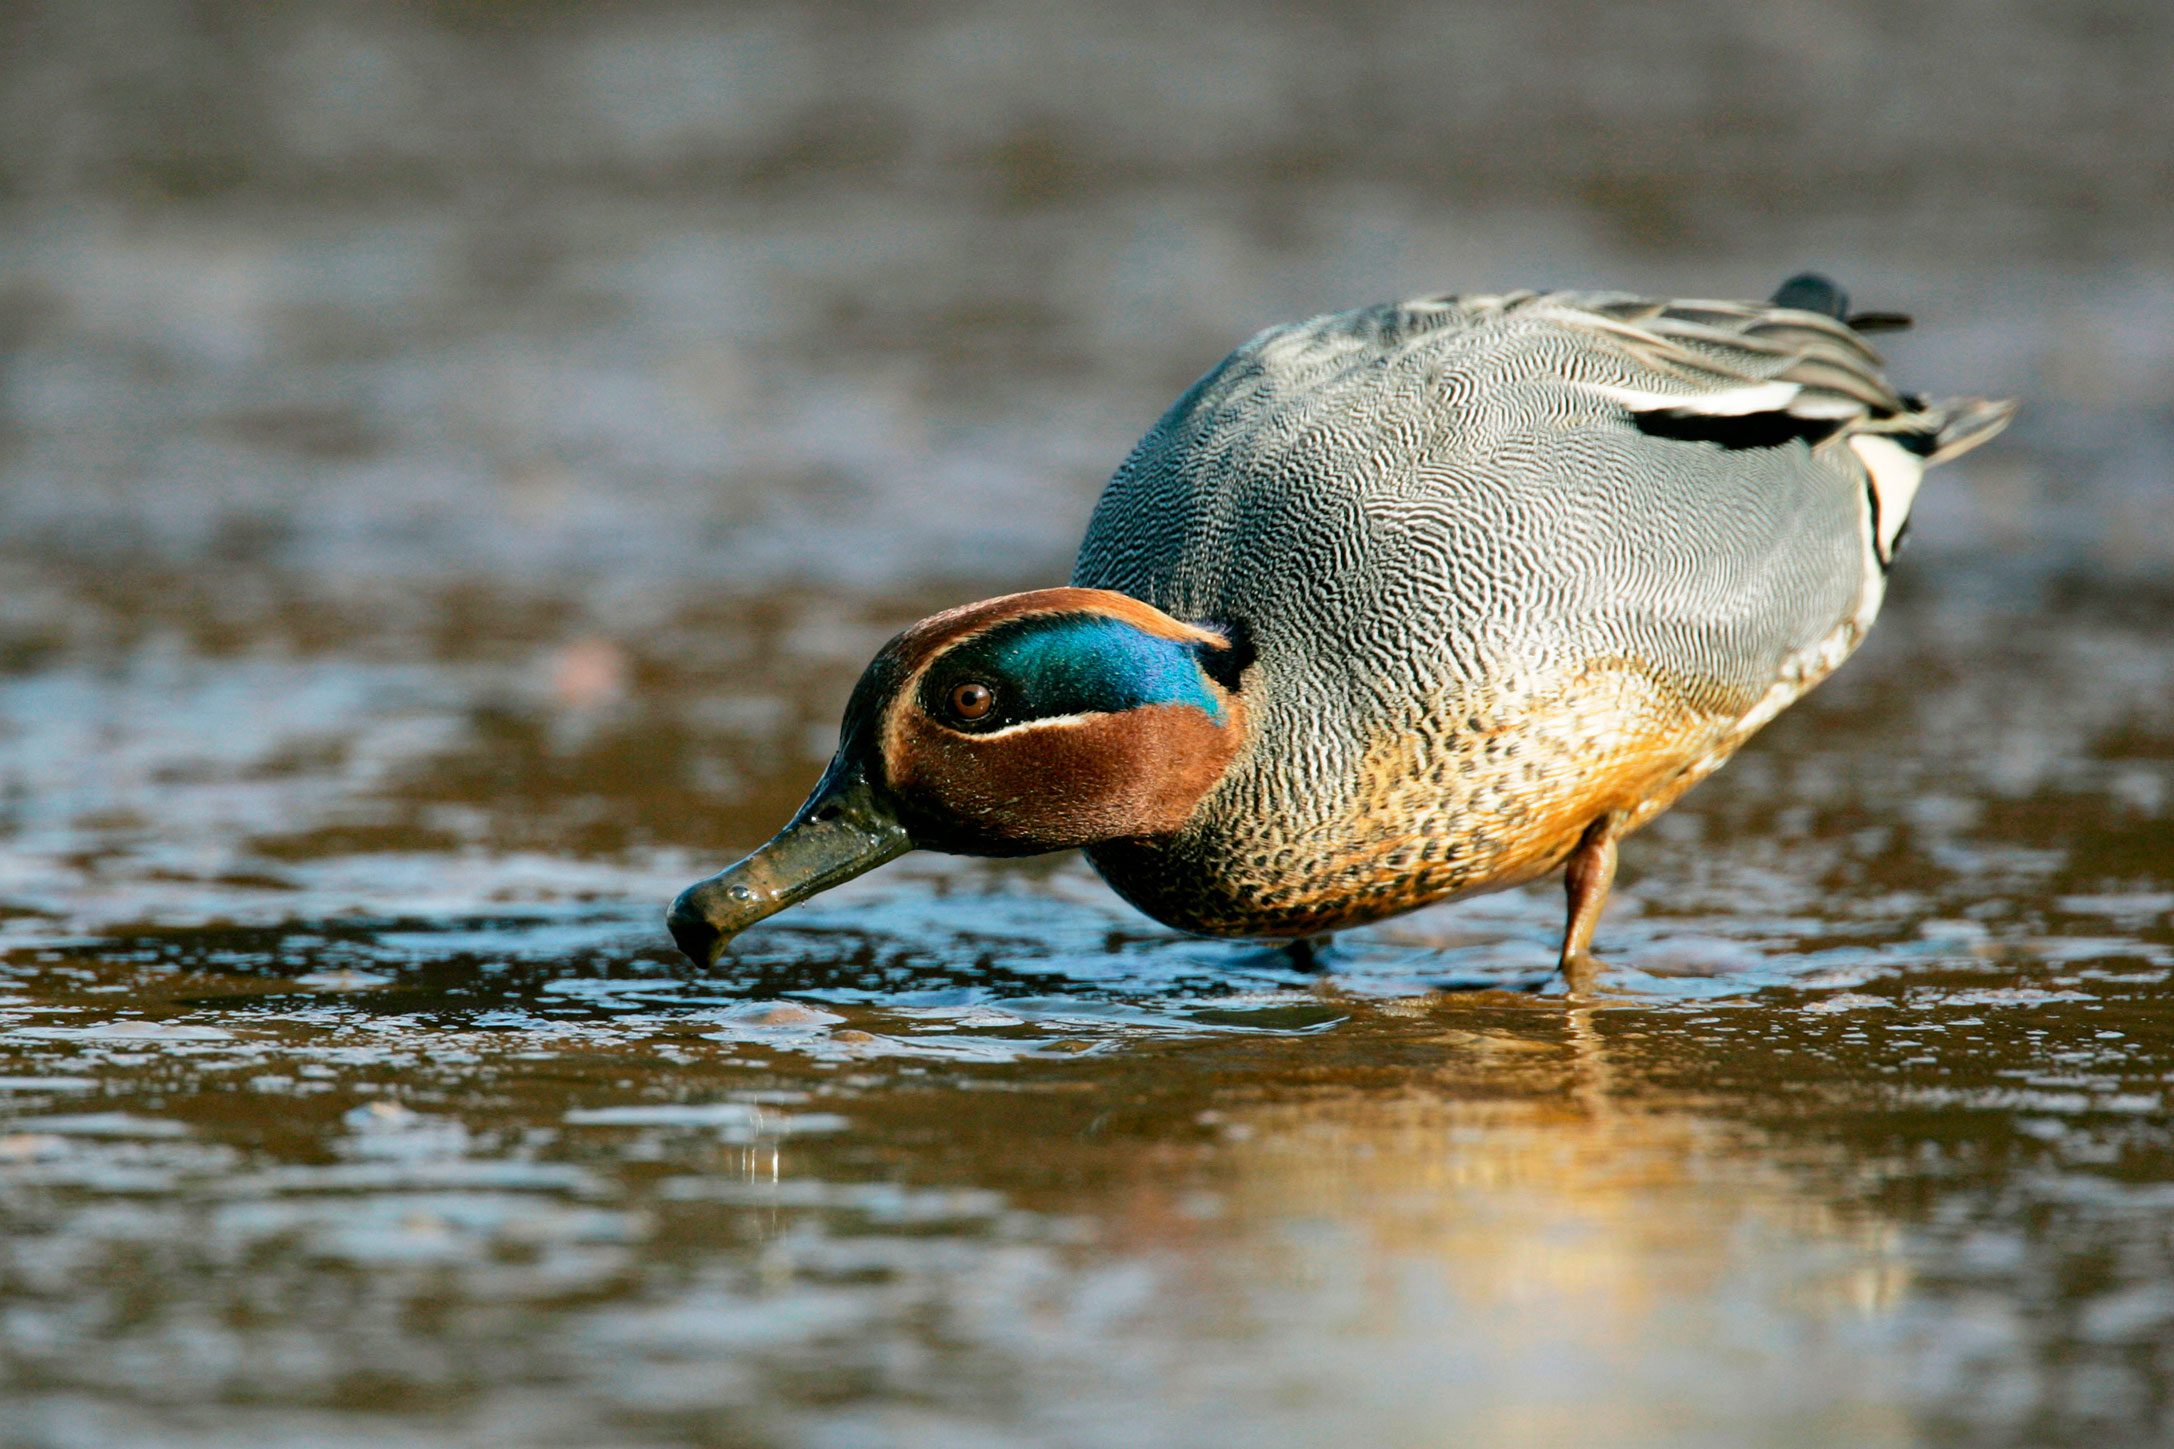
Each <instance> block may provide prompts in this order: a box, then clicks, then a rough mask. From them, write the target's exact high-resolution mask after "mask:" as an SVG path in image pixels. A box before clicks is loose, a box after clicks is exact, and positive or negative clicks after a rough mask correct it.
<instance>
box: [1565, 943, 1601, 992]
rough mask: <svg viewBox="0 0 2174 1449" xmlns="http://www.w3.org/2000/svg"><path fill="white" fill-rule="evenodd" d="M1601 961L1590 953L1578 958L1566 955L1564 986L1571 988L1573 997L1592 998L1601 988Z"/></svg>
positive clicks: (1582, 953) (1579, 955) (1577, 956)
mask: <svg viewBox="0 0 2174 1449" xmlns="http://www.w3.org/2000/svg"><path fill="white" fill-rule="evenodd" d="M1602 964H1603V963H1602V962H1601V959H1600V958H1599V957H1598V956H1595V955H1594V954H1593V953H1592V952H1590V951H1581V952H1579V953H1578V954H1577V955H1576V956H1568V955H1565V956H1564V958H1563V961H1562V966H1561V971H1562V978H1563V985H1565V986H1567V987H1569V988H1570V994H1571V995H1572V996H1573V997H1586V996H1591V995H1592V994H1593V993H1594V991H1596V990H1597V989H1599V986H1600V972H1601V967H1602Z"/></svg>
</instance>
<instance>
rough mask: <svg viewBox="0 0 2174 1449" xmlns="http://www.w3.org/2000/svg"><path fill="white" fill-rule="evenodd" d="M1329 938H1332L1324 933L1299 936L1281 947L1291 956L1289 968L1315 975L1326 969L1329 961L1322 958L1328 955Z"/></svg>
mask: <svg viewBox="0 0 2174 1449" xmlns="http://www.w3.org/2000/svg"><path fill="white" fill-rule="evenodd" d="M1331 939H1333V938H1332V937H1330V936H1329V935H1327V934H1325V933H1324V934H1322V935H1319V936H1300V937H1298V938H1297V939H1296V940H1294V941H1292V942H1291V943H1290V944H1289V945H1287V946H1285V947H1284V948H1283V949H1284V951H1285V953H1286V954H1288V955H1289V956H1290V958H1291V969H1292V970H1294V971H1305V972H1308V973H1310V974H1312V975H1316V976H1318V975H1320V974H1321V973H1322V972H1324V971H1327V970H1328V969H1329V963H1328V962H1327V960H1325V959H1324V958H1325V957H1326V956H1327V955H1328V949H1329V942H1330V940H1331Z"/></svg>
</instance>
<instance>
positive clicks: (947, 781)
mask: <svg viewBox="0 0 2174 1449" xmlns="http://www.w3.org/2000/svg"><path fill="white" fill-rule="evenodd" d="M1250 655H1251V651H1250V649H1249V648H1248V647H1246V645H1245V641H1244V640H1243V639H1242V638H1241V637H1236V636H1235V633H1234V631H1230V630H1225V629H1218V628H1209V627H1204V626H1201V625H1197V624H1188V623H1183V622H1181V621H1179V620H1177V619H1173V618H1171V617H1170V616H1169V615H1167V614H1165V613H1163V612H1162V611H1161V610H1159V609H1156V608H1153V607H1151V606H1150V605H1147V604H1143V603H1141V602H1139V601H1138V600H1137V599H1132V598H1128V597H1126V596H1125V595H1123V594H1115V593H1110V592H1107V591H1105V590H1101V589H1042V590H1038V591H1036V592H1034V593H1027V594H1011V595H1007V596H1006V597H1004V598H1001V599H990V600H987V601H985V602H983V603H979V604H968V605H966V606H965V607H964V608H959V609H952V610H949V611H947V612H945V613H941V614H937V615H934V616H932V617H930V618H927V619H923V620H922V621H921V622H920V623H918V624H915V625H914V626H913V627H911V628H909V629H907V630H906V631H905V632H904V633H902V634H900V635H899V636H898V637H897V638H895V639H893V640H891V642H890V643H888V644H886V645H884V646H883V649H882V650H881V651H880V652H879V653H878V654H877V655H876V657H875V659H874V660H873V661H872V662H871V663H870V664H869V666H868V668H867V670H866V672H864V673H863V674H862V675H861V678H860V683H859V684H857V685H855V686H854V689H853V695H852V698H851V699H850V700H849V701H848V702H847V704H846V711H845V723H844V725H843V726H842V727H841V728H840V730H839V736H838V753H837V754H836V755H835V756H833V757H832V759H831V762H830V768H829V769H827V770H825V771H824V772H823V778H822V780H821V781H819V782H818V783H817V785H816V787H815V790H814V792H813V793H812V794H810V795H809V796H808V799H807V803H806V804H804V805H802V806H801V807H800V811H799V813H798V814H796V815H794V816H793V818H792V820H791V821H790V822H789V823H788V824H787V825H786V827H785V828H784V829H783V830H781V831H779V832H778V834H777V836H776V838H775V839H773V840H771V842H770V843H769V844H768V845H765V846H763V847H762V848H761V849H760V850H758V851H756V852H755V853H754V854H753V855H750V856H749V857H747V859H745V860H743V861H741V862H740V863H739V864H738V865H735V866H733V867H731V868H730V869H728V870H725V871H722V872H720V873H719V874H717V875H714V876H711V877H710V878H709V879H708V880H705V881H699V882H697V883H696V884H694V885H691V886H689V887H688V888H687V889H686V890H684V891H682V892H681V893H680V896H679V899H677V900H675V901H673V902H672V908H671V910H670V912H669V913H668V914H667V915H666V917H665V921H666V924H667V925H669V926H670V927H671V931H672V938H673V939H674V940H676V941H677V942H678V943H679V946H680V949H681V950H682V951H685V952H686V953H687V955H688V956H689V957H690V958H691V959H692V960H693V961H694V962H695V963H696V964H697V965H702V966H707V965H710V964H711V963H713V962H714V961H715V960H716V959H717V957H718V954H719V953H720V952H721V951H722V950H723V949H724V946H725V943H726V942H727V941H729V940H731V939H732V937H733V936H735V935H737V934H738V933H739V932H741V931H743V930H745V929H746V928H747V927H749V926H751V925H753V924H754V923H755V922H757V921H759V920H761V919H763V918H764V917H765V916H769V915H772V914H775V913H776V912H778V911H781V910H783V909H785V908H786V907H787V906H790V905H792V904H794V903H795V902H798V901H803V900H806V899H807V898H808V897H809V896H812V895H814V894H815V893H816V892H818V891H822V890H827V889H829V888H830V887H831V886H834V885H837V884H839V883H840V882H842V881H847V880H851V879H852V878H853V877H854V876H857V875H859V874H861V873H862V872H863V871H868V870H873V869H874V868H875V867H877V866H879V865H881V864H883V863H884V862H885V861H887V860H893V859H895V858H897V857H898V856H900V855H903V854H904V853H905V852H907V851H909V850H913V849H916V848H919V849H924V850H942V851H950V852H953V853H956V854H961V855H1033V854H1036V853H1038V852H1041V851H1047V850H1063V849H1066V848H1069V847H1072V846H1080V845H1093V844H1095V843H1096V842H1098V841H1105V840H1124V839H1140V838H1150V837H1154V836H1158V835H1166V834H1169V833H1171V832H1173V831H1176V830H1177V829H1179V828H1180V827H1181V826H1183V825H1184V823H1185V822H1186V820H1187V819H1188V818H1189V817H1190V816H1191V815H1192V813H1193V811H1194V809H1195V808H1196V807H1197V806H1198V805H1199V804H1200V802H1201V800H1202V798H1203V797H1205V796H1206V795H1207V793H1208V792H1209V790H1211V789H1212V788H1213V787H1214V786H1215V783H1216V782H1217V781H1218V780H1219V779H1221V778H1222V776H1223V773H1224V771H1225V770H1226V769H1227V768H1228V767H1229V765H1230V762H1231V760H1232V759H1233V757H1234V756H1236V754H1237V752H1238V749H1239V746H1240V745H1241V744H1242V743H1243V742H1244V740H1245V737H1246V704H1245V700H1244V698H1243V697H1242V695H1241V693H1240V689H1241V683H1240V676H1241V675H1242V674H1243V673H1244V671H1245V668H1246V666H1247V664H1248V663H1250V662H1251V661H1250Z"/></svg>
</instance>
